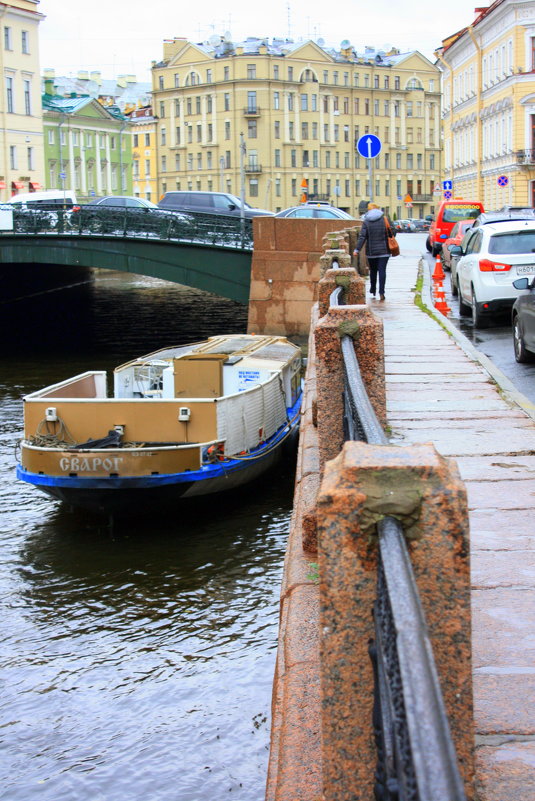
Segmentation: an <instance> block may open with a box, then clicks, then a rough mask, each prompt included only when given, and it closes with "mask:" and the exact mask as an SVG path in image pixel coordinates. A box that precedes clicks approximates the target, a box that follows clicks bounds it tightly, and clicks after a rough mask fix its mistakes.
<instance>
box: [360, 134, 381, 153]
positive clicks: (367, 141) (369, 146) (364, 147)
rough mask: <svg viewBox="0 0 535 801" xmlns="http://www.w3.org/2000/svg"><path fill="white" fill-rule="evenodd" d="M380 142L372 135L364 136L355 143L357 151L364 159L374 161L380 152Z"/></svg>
mask: <svg viewBox="0 0 535 801" xmlns="http://www.w3.org/2000/svg"><path fill="white" fill-rule="evenodd" d="M381 147H382V145H381V140H380V139H379V137H378V136H375V135H374V134H364V136H361V137H360V139H358V141H357V150H358V152H359V153H360V155H361V156H362V157H363V158H365V159H374V158H375V157H376V156H378V155H379V153H380V152H381Z"/></svg>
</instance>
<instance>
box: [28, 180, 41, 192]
mask: <svg viewBox="0 0 535 801" xmlns="http://www.w3.org/2000/svg"><path fill="white" fill-rule="evenodd" d="M42 188H43V187H42V186H41V184H40V183H39V181H30V192H37V191H38V190H39V189H42Z"/></svg>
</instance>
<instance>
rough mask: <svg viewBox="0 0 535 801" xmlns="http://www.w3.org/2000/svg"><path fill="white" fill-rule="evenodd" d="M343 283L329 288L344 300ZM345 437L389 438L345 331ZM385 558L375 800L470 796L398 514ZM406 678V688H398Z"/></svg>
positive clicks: (376, 661)
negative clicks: (378, 416) (460, 768)
mask: <svg viewBox="0 0 535 801" xmlns="http://www.w3.org/2000/svg"><path fill="white" fill-rule="evenodd" d="M343 293H344V291H343V287H337V288H336V289H335V290H334V291H333V292H332V294H331V305H342V304H343V302H344V298H343ZM341 348H342V358H343V363H344V439H345V440H346V441H350V440H359V441H363V442H368V443H370V444H377V445H386V444H387V443H388V439H387V437H386V435H385V433H384V430H383V428H382V426H381V424H380V422H379V420H378V418H377V415H376V414H375V411H374V409H373V406H372V404H371V402H370V399H369V397H368V393H367V391H366V388H365V386H364V382H363V380H362V375H361V372H360V368H359V364H358V360H357V357H356V354H355V349H354V346H353V340H352V339H351V337H350V336H348V335H343V336H342V337H341ZM377 533H378V544H379V558H378V579H377V600H376V602H375V604H374V610H373V613H374V620H375V632H376V639H375V642H373V643H372V644H371V645H370V649H369V650H370V658H371V660H372V665H373V671H374V683H375V692H374V696H375V698H374V714H373V723H374V732H375V741H376V746H377V766H376V773H375V798H376V801H379V799H381V801H446V800H447V801H466V796H465V792H464V786H463V782H462V779H461V775H460V773H459V768H458V764H457V758H456V753H455V747H454V744H453V740H452V737H451V731H450V726H449V722H448V718H447V715H446V709H445V706H444V700H443V697H442V692H441V689H440V682H439V678H438V673H437V669H436V665H435V660H434V656H433V650H432V646H431V642H430V639H429V635H428V631H427V626H426V622H425V615H424V612H423V609H422V605H421V602H420V597H419V593H418V588H417V585H416V581H415V578H414V573H413V570H412V565H411V561H410V557H409V553H408V550H407V546H406V543H405V537H404V535H403V529H402V526H401V524H400V522H399V521H398V520H396V519H395V518H393V517H385V518H383V520H381V521H380V522H379V523H378V524H377ZM400 686H401V689H402V692H401V693H399V692H398V693H397V694H396V688H399V687H400Z"/></svg>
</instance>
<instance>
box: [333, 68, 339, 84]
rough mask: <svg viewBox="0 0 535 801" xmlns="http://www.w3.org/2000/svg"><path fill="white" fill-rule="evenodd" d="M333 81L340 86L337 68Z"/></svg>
mask: <svg viewBox="0 0 535 801" xmlns="http://www.w3.org/2000/svg"><path fill="white" fill-rule="evenodd" d="M333 83H334V84H336V86H338V73H337V72H336V70H335V71H334V72H333Z"/></svg>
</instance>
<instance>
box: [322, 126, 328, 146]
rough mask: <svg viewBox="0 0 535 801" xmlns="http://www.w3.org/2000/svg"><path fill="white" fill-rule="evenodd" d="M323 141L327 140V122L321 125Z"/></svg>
mask: <svg viewBox="0 0 535 801" xmlns="http://www.w3.org/2000/svg"><path fill="white" fill-rule="evenodd" d="M323 141H324V142H328V141H329V126H328V125H327V124H326V125H324V126H323Z"/></svg>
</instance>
